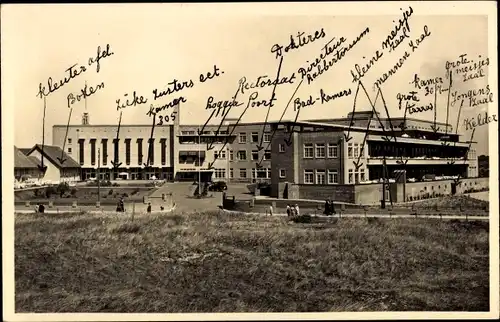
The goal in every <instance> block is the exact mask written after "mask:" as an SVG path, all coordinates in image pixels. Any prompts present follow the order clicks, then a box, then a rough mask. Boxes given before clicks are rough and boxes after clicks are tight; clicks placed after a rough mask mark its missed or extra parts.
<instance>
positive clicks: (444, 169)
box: [53, 106, 478, 198]
mask: <svg viewBox="0 0 500 322" xmlns="http://www.w3.org/2000/svg"><path fill="white" fill-rule="evenodd" d="M174 111H176V112H177V117H176V118H175V119H174V121H173V124H169V125H161V126H155V128H154V132H153V136H152V137H151V125H121V126H120V130H119V132H118V125H90V124H89V122H88V115H86V116H85V117H84V118H83V122H82V124H81V125H70V126H69V127H67V126H66V125H55V126H54V127H53V144H54V145H56V146H59V147H61V148H62V147H64V150H65V152H66V153H68V155H69V156H71V157H72V158H74V159H75V160H76V161H77V162H78V164H79V165H80V166H81V168H82V179H89V178H95V177H96V176H97V172H98V171H97V170H98V168H99V173H100V178H101V179H110V180H113V179H116V178H123V179H131V180H137V179H150V178H151V177H153V176H154V177H156V178H158V179H165V180H173V181H183V180H188V181H191V180H193V181H197V180H201V181H227V182H256V181H267V182H271V183H272V186H273V188H272V194H273V196H275V197H280V198H286V197H287V196H288V195H289V194H290V195H297V194H298V195H299V196H300V195H301V194H300V193H299V192H297V191H298V190H297V189H299V188H300V189H301V191H303V192H304V193H302V195H308V196H309V195H311V194H314V191H318V189H321V187H332V186H335V187H337V188H335V189H340V188H338V187H342V186H347V185H357V184H368V183H373V182H378V181H377V180H379V179H381V178H389V179H391V178H394V177H395V173H396V172H397V171H399V170H404V171H405V180H416V181H420V180H421V179H422V177H424V176H426V175H434V176H438V177H439V176H441V177H448V176H456V175H460V176H461V177H463V178H467V177H469V178H470V177H477V175H478V173H477V171H478V169H477V156H476V154H475V148H474V142H461V141H460V140H459V139H460V135H458V134H455V133H454V132H453V129H452V127H451V126H450V125H446V124H442V123H437V124H436V125H437V127H438V129H437V130H436V131H434V124H433V123H432V122H427V121H422V120H416V119H407V118H405V119H403V118H392V119H390V120H389V119H386V118H382V117H381V116H380V115H378V114H374V113H372V112H371V111H368V112H355V113H350V114H349V115H347V117H345V118H340V119H326V120H311V121H299V122H291V121H285V122H281V123H279V124H278V123H276V122H268V123H267V124H264V123H238V121H237V120H235V119H226V120H225V121H224V122H223V123H222V124H216V125H213V124H211V125H205V126H203V125H200V124H192V125H189V124H185V123H184V122H182V119H181V113H179V112H180V111H179V106H176V107H175V108H174ZM349 125H350V126H349ZM66 130H67V133H66ZM148 158H149V165H150V166H149V167H147V166H146V165H147V164H148ZM464 158H465V159H464ZM402 160H403V161H404V164H401V161H402ZM286 187H289V188H286ZM329 189H331V188H329ZM363 189H364V188H363ZM305 191H311V192H310V193H309V192H308V193H305Z"/></svg>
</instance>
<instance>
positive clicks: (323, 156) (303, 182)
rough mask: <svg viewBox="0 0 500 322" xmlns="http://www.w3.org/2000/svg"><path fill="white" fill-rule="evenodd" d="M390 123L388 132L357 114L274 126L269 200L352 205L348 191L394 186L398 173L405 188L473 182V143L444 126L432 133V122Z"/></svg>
mask: <svg viewBox="0 0 500 322" xmlns="http://www.w3.org/2000/svg"><path fill="white" fill-rule="evenodd" d="M390 122H391V124H392V129H391V126H390V124H389V120H388V119H382V118H381V117H380V116H379V115H375V114H373V113H372V112H358V113H354V114H349V115H348V116H347V118H344V119H336V120H322V121H320V120H314V121H307V122H295V123H292V122H284V123H282V124H273V127H274V129H275V130H276V134H275V136H274V138H273V143H272V160H273V163H272V180H271V181H272V188H271V194H272V196H273V197H277V198H291V197H293V198H304V199H307V198H311V199H315V198H314V197H317V196H320V195H321V196H324V195H328V194H330V195H332V196H333V195H336V196H337V199H343V200H350V201H352V200H353V198H354V197H353V196H352V193H354V192H353V191H354V190H353V189H352V187H348V186H349V185H358V184H369V183H375V182H378V181H379V180H380V179H381V178H386V179H392V180H395V179H396V178H397V177H399V175H398V174H397V173H398V171H402V170H404V173H405V176H404V178H405V180H404V181H405V182H406V181H407V180H408V181H409V182H413V181H421V180H422V178H424V177H426V176H431V177H432V176H434V177H435V178H439V177H442V178H447V177H452V176H458V175H459V176H460V177H461V178H468V177H477V156H476V155H475V149H474V148H470V147H471V146H473V142H460V141H459V135H458V134H451V133H453V132H452V129H451V127H450V126H449V125H448V129H447V128H446V127H447V125H445V124H440V123H438V124H437V125H438V127H439V129H438V131H434V130H433V129H432V128H431V125H433V123H431V122H425V121H419V120H412V119H391V121H390ZM348 124H351V126H348ZM287 142H288V143H287ZM360 189H363V188H360ZM366 189H368V188H366ZM378 189H379V188H378V187H377V188H375V189H374V190H373V191H374V192H373V193H374V194H376V195H377V198H378V194H381V193H382V192H381V191H378ZM321 190H324V191H329V192H330V193H325V194H322V193H321ZM346 191H349V193H347V192H346ZM344 192H346V193H347V194H351V195H350V196H347V195H342V194H343V193H344Z"/></svg>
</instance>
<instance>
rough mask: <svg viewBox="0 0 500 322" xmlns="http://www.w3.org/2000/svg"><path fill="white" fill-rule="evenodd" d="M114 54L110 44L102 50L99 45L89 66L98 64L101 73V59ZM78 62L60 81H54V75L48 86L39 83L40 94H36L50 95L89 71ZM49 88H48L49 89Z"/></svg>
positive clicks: (41, 95) (97, 68) (89, 61)
mask: <svg viewBox="0 0 500 322" xmlns="http://www.w3.org/2000/svg"><path fill="white" fill-rule="evenodd" d="M111 55H114V53H113V52H112V51H111V48H110V46H109V44H107V45H106V49H105V50H101V46H98V47H97V55H96V56H95V57H90V58H89V59H88V66H89V67H90V66H92V65H94V64H96V72H97V73H99V71H100V70H101V63H100V62H101V59H103V58H106V57H109V56H111ZM77 65H78V64H74V65H72V66H70V67H69V68H68V69H66V72H67V73H68V75H67V76H66V77H64V79H62V80H59V81H54V80H53V79H52V77H49V78H48V79H47V87H45V86H43V84H42V83H40V85H39V87H38V88H39V89H38V94H37V95H36V96H38V97H40V98H43V97H44V96H49V95H50V94H51V93H53V92H55V91H57V90H58V89H59V88H61V87H63V86H64V85H65V84H67V83H69V82H70V81H71V80H72V79H73V78H76V77H78V76H79V75H81V74H82V73H85V72H86V71H87V67H85V66H83V65H80V66H78V67H77ZM47 88H48V89H47Z"/></svg>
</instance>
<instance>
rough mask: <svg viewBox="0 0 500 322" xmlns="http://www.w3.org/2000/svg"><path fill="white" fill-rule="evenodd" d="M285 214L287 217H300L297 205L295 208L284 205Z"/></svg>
mask: <svg viewBox="0 0 500 322" xmlns="http://www.w3.org/2000/svg"><path fill="white" fill-rule="evenodd" d="M286 214H287V215H288V217H294V216H299V215H300V211H299V205H297V204H295V206H291V205H286Z"/></svg>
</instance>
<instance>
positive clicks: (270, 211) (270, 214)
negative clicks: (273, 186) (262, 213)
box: [269, 205, 273, 216]
mask: <svg viewBox="0 0 500 322" xmlns="http://www.w3.org/2000/svg"><path fill="white" fill-rule="evenodd" d="M272 215H273V206H272V205H271V206H269V216H272Z"/></svg>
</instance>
